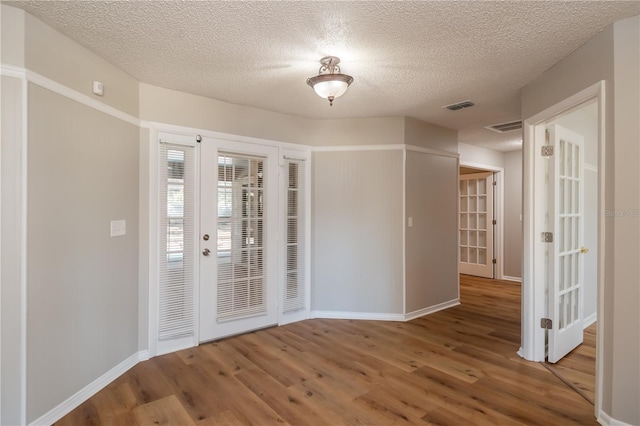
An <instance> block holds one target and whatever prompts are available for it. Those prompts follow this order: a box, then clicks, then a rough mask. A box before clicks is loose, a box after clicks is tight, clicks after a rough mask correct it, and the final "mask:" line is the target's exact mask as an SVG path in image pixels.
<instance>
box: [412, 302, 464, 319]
mask: <svg viewBox="0 0 640 426" xmlns="http://www.w3.org/2000/svg"><path fill="white" fill-rule="evenodd" d="M459 304H460V299H459V298H455V299H453V300H449V301H447V302H442V303H438V304H437V305H433V306H428V307H426V308H422V309H418V310H417V311H413V312H408V313H406V314H404V320H405V321H411V320H413V319H416V318H420V317H423V316H425V315H430V314H433V313H436V312H438V311H442V310H445V309H449V308H453V307H454V306H458V305H459Z"/></svg>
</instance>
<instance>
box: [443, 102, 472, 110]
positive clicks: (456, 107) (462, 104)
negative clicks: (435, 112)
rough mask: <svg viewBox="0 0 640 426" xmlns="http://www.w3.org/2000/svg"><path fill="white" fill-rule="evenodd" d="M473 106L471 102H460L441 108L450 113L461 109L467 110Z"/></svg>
mask: <svg viewBox="0 0 640 426" xmlns="http://www.w3.org/2000/svg"><path fill="white" fill-rule="evenodd" d="M474 105H475V104H474V103H473V102H471V101H462V102H458V103H457V104H451V105H446V106H443V107H442V108H446V109H448V110H451V111H457V110H459V109H463V108H469V107H472V106H474Z"/></svg>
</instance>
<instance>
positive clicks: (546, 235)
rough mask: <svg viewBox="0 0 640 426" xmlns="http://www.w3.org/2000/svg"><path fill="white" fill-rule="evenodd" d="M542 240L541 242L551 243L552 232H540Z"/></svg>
mask: <svg viewBox="0 0 640 426" xmlns="http://www.w3.org/2000/svg"><path fill="white" fill-rule="evenodd" d="M542 242H543V243H552V242H553V232H543V233H542Z"/></svg>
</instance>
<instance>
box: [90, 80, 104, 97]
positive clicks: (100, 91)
mask: <svg viewBox="0 0 640 426" xmlns="http://www.w3.org/2000/svg"><path fill="white" fill-rule="evenodd" d="M91 91H92V92H93V94H94V95H98V96H103V95H104V84H102V83H101V82H99V81H94V82H93V88H92V90H91Z"/></svg>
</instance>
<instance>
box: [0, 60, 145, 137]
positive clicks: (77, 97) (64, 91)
mask: <svg viewBox="0 0 640 426" xmlns="http://www.w3.org/2000/svg"><path fill="white" fill-rule="evenodd" d="M2 75H7V76H11V77H18V78H24V79H26V80H27V81H28V82H29V83H33V84H35V85H38V86H40V87H42V88H44V89H47V90H50V91H52V92H54V93H57V94H58V95H61V96H64V97H66V98H69V99H71V100H74V101H76V102H79V103H81V104H83V105H85V106H88V107H89V108H93V109H95V110H97V111H100V112H103V113H105V114H108V115H110V116H112V117H115V118H117V119H120V120H122V121H126V122H127V123H129V124H133V125H134V126H138V127H140V120H138V118H137V117H134V116H133V115H130V114H127V113H126V112H123V111H120V110H119V109H117V108H115V107H112V106H110V105H107V104H105V103H103V102H100V101H98V100H97V99H93V98H92V97H90V96H87V95H85V94H84V93H80V92H78V91H76V90H73V89H71V88H69V87H67V86H65V85H63V84H60V83H58V82H56V81H53V80H51V79H49V78H47V77H45V76H43V75H40V74H38V73H36V72H33V71H31V70H28V69H24V68H19V67H14V66H11V65H4V64H2Z"/></svg>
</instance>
